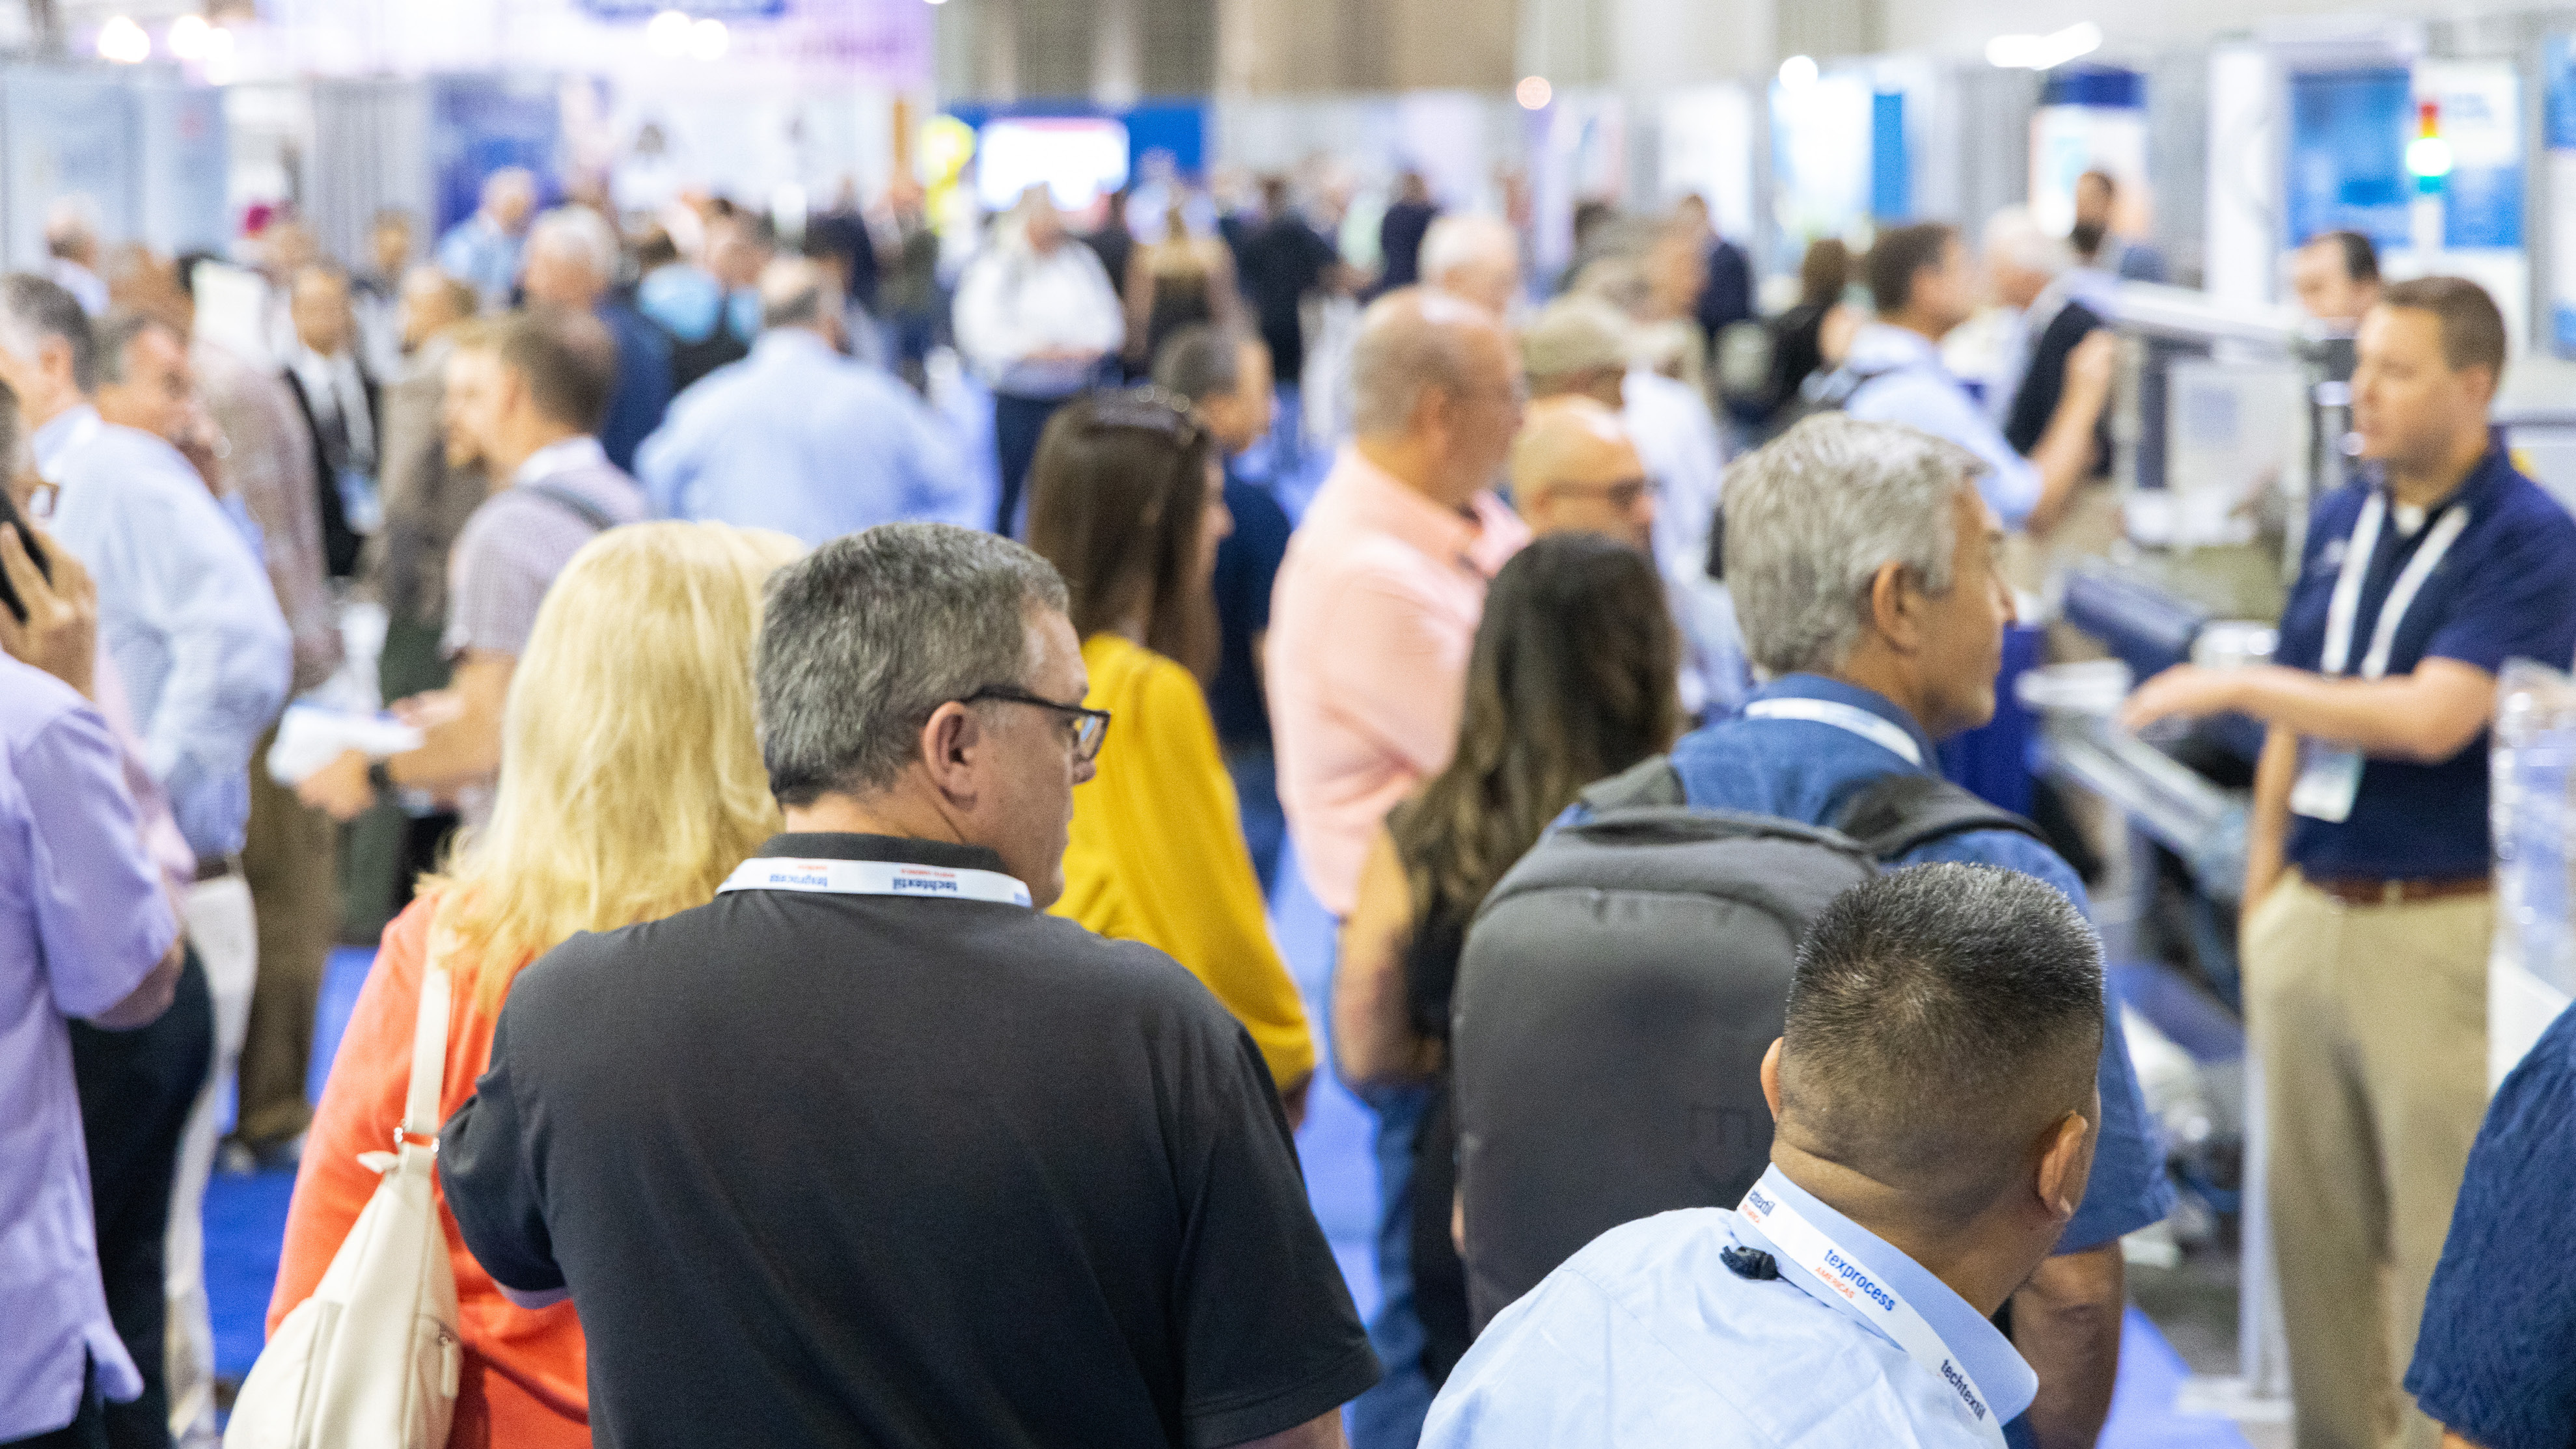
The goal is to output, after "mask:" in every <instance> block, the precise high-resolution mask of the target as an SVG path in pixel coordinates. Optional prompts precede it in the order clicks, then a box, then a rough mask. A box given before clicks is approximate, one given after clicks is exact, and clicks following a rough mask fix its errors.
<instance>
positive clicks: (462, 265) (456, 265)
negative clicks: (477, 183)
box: [438, 166, 537, 312]
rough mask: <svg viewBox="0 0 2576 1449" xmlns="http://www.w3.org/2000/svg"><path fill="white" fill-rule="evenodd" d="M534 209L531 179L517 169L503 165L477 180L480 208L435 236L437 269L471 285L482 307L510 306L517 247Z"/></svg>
mask: <svg viewBox="0 0 2576 1449" xmlns="http://www.w3.org/2000/svg"><path fill="white" fill-rule="evenodd" d="M536 210H537V178H536V177H535V176H534V175H532V174H530V173H529V172H528V171H527V170H526V169H525V168H523V167H518V166H504V167H502V168H501V169H500V170H498V171H495V172H493V173H492V174H491V175H489V176H487V177H484V178H483V204H482V206H481V207H480V208H478V209H477V210H476V211H475V213H474V214H473V215H472V216H469V217H467V218H465V219H464V220H463V221H460V222H458V223H457V224H456V225H454V226H452V227H449V228H448V229H447V235H445V236H443V237H440V238H439V239H438V265H439V268H440V269H441V270H442V271H445V272H446V273H447V274H448V275H449V276H451V277H457V278H461V279H462V280H464V281H466V282H469V283H471V284H472V285H473V287H474V291H475V294H476V295H477V296H480V297H481V298H482V299H483V310H484V311H486V312H490V311H496V310H498V309H500V308H502V307H506V306H508V305H510V293H511V291H512V290H513V289H515V288H516V287H517V286H518V285H519V252H520V248H521V247H522V246H524V245H525V239H526V237H527V234H528V220H529V218H531V217H533V216H534V215H536Z"/></svg>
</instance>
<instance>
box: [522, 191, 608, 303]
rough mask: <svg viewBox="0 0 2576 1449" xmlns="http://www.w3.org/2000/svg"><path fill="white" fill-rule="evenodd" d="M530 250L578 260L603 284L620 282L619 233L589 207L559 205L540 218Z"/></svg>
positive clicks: (532, 231) (533, 229)
mask: <svg viewBox="0 0 2576 1449" xmlns="http://www.w3.org/2000/svg"><path fill="white" fill-rule="evenodd" d="M528 250H529V251H530V252H531V253H534V252H554V253H560V254H567V255H571V256H575V257H578V258H580V259H581V261H582V263H583V264H584V265H585V266H588V267H589V268H590V269H591V271H592V272H593V273H594V274H595V275H597V276H598V278H599V280H600V282H601V283H602V284H606V283H609V282H613V281H615V280H617V232H616V230H615V229H614V228H612V227H611V226H609V224H608V222H607V220H606V219H605V218H603V217H602V216H601V215H600V214H599V213H598V212H595V211H593V210H591V209H590V208H589V207H587V206H558V207H556V208H555V209H554V210H552V211H549V212H547V213H546V214H545V215H543V216H541V217H538V218H537V224H536V225H535V226H533V227H531V228H529V230H528Z"/></svg>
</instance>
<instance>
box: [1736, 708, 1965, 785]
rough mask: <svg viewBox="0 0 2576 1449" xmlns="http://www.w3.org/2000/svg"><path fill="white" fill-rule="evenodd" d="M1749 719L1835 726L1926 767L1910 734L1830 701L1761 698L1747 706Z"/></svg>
mask: <svg viewBox="0 0 2576 1449" xmlns="http://www.w3.org/2000/svg"><path fill="white" fill-rule="evenodd" d="M1744 717H1745V718H1746V719H1794V720H1804V721H1806V722H1807V723H1809V724H1820V725H1831V726H1833V727H1834V728H1835V729H1838V730H1841V731H1843V732H1845V733H1847V734H1855V735H1858V736H1860V737H1861V738H1862V739H1865V740H1867V741H1869V742H1870V743H1871V744H1874V745H1881V746H1884V747H1885V748H1887V749H1889V750H1892V751H1894V752H1895V753H1896V754H1898V755H1900V756H1902V757H1903V758H1904V760H1905V763H1907V764H1909V765H1912V766H1913V767H1914V768H1916V769H1918V770H1919V769H1922V768H1923V748H1922V746H1920V745H1917V744H1916V743H1914V736H1912V735H1909V734H1907V733H1906V732H1905V731H1904V730H1902V729H1899V728H1898V727H1896V726H1895V725H1893V724H1890V723H1888V722H1887V721H1886V720H1883V719H1880V718H1879V717H1878V716H1877V715H1874V714H1871V713H1870V712H1869V711H1868V710H1865V709H1858V708H1855V707H1853V706H1851V705H1848V704H1838V703H1836V702H1835V701H1833V700H1830V699H1757V700H1755V701H1753V702H1752V703H1751V704H1748V705H1746V706H1745V707H1744Z"/></svg>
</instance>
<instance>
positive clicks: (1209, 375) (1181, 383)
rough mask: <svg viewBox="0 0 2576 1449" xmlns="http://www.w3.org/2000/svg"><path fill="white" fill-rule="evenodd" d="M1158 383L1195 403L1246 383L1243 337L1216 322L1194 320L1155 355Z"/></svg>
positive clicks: (1175, 334)
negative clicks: (1244, 381) (1244, 376)
mask: <svg viewBox="0 0 2576 1449" xmlns="http://www.w3.org/2000/svg"><path fill="white" fill-rule="evenodd" d="M1154 386H1156V387H1159V388H1161V389H1162V390H1163V391H1165V392H1169V393H1177V394H1179V395H1180V396H1182V397H1185V398H1188V399H1189V400H1190V401H1191V402H1192V403H1193V404H1196V403H1203V402H1206V401H1207V400H1208V399H1209V398H1212V397H1224V396H1226V395H1228V394H1230V393H1232V392H1234V391H1235V390H1236V389H1237V388H1239V387H1241V386H1243V340H1242V339H1241V338H1240V337H1237V336H1236V335H1235V334H1234V333H1232V332H1229V331H1227V330H1226V329H1225V328H1222V327H1219V326H1217V325H1216V324H1215V323H1213V322H1193V323H1191V324H1190V325H1189V326H1187V327H1184V328H1182V329H1181V330H1179V331H1178V332H1175V333H1173V334H1172V335H1171V336H1170V337H1168V338H1165V339H1164V341H1163V348H1162V350H1161V351H1160V352H1157V353H1155V354H1154Z"/></svg>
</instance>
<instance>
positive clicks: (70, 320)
mask: <svg viewBox="0 0 2576 1449" xmlns="http://www.w3.org/2000/svg"><path fill="white" fill-rule="evenodd" d="M47 338H56V339H59V340H60V341H61V342H62V344H63V345H64V346H65V347H68V348H70V349H71V353H72V386H74V387H77V388H79V389H80V390H81V391H82V392H83V393H93V392H96V391H98V333H97V331H96V330H95V329H93V328H92V327H91V326H90V321H89V313H87V312H85V311H83V310H81V304H80V300H79V299H78V298H76V297H74V296H73V295H72V294H71V293H69V292H66V291H64V290H63V289H62V287H61V286H60V285H59V284H57V283H55V282H52V281H50V280H48V279H46V278H44V277H39V276H37V275H36V274H34V273H33V272H11V273H10V274H9V275H8V276H6V277H0V342H6V344H7V345H8V348H9V350H10V351H12V352H15V353H18V354H19V355H21V356H23V357H26V358H29V359H31V360H32V359H33V358H34V357H35V355H36V353H37V352H38V351H39V350H41V349H42V348H43V347H44V345H45V340H46V339H47Z"/></svg>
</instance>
